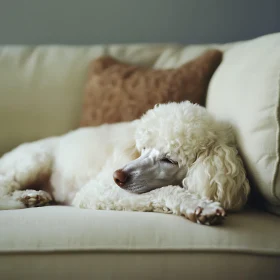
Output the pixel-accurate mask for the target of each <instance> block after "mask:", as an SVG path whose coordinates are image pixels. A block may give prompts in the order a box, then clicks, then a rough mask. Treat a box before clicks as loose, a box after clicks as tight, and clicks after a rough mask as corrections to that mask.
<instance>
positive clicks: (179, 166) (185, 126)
mask: <svg viewBox="0 0 280 280" xmlns="http://www.w3.org/2000/svg"><path fill="white" fill-rule="evenodd" d="M211 120H212V119H211V117H210V116H209V114H208V113H207V112H206V110H205V109H204V108H202V107H200V106H198V105H194V104H192V103H190V102H182V103H169V104H161V105H158V106H156V107H155V108H154V109H152V110H149V111H148V112H147V113H146V114H145V115H144V116H143V117H142V118H141V119H140V121H139V123H137V129H136V134H135V141H136V149H137V150H138V151H139V152H140V154H141V155H140V157H139V158H137V159H135V160H133V161H131V162H129V163H128V164H127V165H125V166H124V167H122V168H121V169H119V170H117V171H116V172H115V173H114V180H115V182H116V183H117V184H118V185H119V186H120V187H122V188H123V189H126V190H129V191H131V192H134V193H143V192H147V191H150V190H153V189H156V188H159V187H163V186H167V185H182V181H183V179H184V178H185V177H186V174H187V172H188V168H189V167H190V165H191V164H192V163H193V162H194V161H195V159H196V157H197V154H198V152H199V151H201V150H205V149H207V148H208V146H210V145H211V144H212V143H213V141H215V134H214V133H212V135H210V136H209V134H211V129H212V127H213V123H212V124H211V125H210V123H211Z"/></svg>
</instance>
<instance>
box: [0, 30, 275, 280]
mask: <svg viewBox="0 0 280 280" xmlns="http://www.w3.org/2000/svg"><path fill="white" fill-rule="evenodd" d="M211 47H216V48H219V49H221V50H223V51H224V60H223V62H222V64H221V65H220V67H219V68H218V70H217V71H216V73H215V74H214V76H213V78H212V80H211V83H210V86H209V90H208V97H207V108H208V110H210V111H212V112H214V113H216V114H217V115H219V116H220V117H222V118H224V119H227V120H228V121H230V122H231V123H232V125H233V127H234V128H235V132H236V136H237V141H238V144H239V147H240V151H241V154H242V156H243V158H244V160H245V163H246V167H247V169H248V172H249V176H250V179H251V184H252V185H253V187H254V188H255V189H256V190H258V192H259V193H260V194H261V195H262V197H263V198H264V199H265V202H264V205H263V206H264V207H266V209H267V210H269V211H270V212H273V213H277V212H278V213H279V205H280V203H279V196H278V195H279V192H280V191H279V184H280V182H279V181H280V180H279V174H278V171H279V170H278V169H279V168H278V167H279V122H278V118H279V104H278V103H279V73H280V33H279V34H271V35H267V36H265V37H262V38H258V39H255V40H252V41H247V42H238V43H232V44H226V45H195V46H193V45H191V46H181V45H174V44H171V45H170V44H169V45H164V44H163V45H126V46H121V45H113V46H88V47H69V46H37V47H28V46H2V47H0V128H1V134H0V155H1V154H3V153H5V152H6V151H8V150H10V149H11V148H13V147H15V146H16V145H18V144H20V143H22V142H26V141H32V140H35V139H39V138H43V137H47V136H50V135H60V134H63V133H65V132H67V131H69V130H71V129H75V128H76V127H77V126H78V124H79V116H80V111H81V103H82V92H83V86H84V83H85V79H86V71H87V66H88V63H89V61H90V60H91V59H93V58H96V57H98V56H100V55H102V54H111V55H113V56H115V57H116V58H119V59H121V60H123V61H127V62H130V63H135V64H139V65H146V66H151V67H155V68H169V67H177V66H179V65H180V64H182V63H184V62H186V61H188V60H191V59H192V58H194V57H196V56H198V55H199V54H201V53H202V52H203V51H204V50H206V49H208V48H211ZM35 278H36V279H42V280H43V279H203V278H207V279H280V218H279V217H278V216H277V215H273V214H269V213H268V212H265V211H262V210H257V209H253V208H249V207H248V208H247V209H245V210H244V211H243V212H241V213H236V214H230V215H229V216H228V217H227V219H226V221H225V223H224V225H222V226H216V227H207V226H201V225H197V224H194V223H191V222H190V221H187V220H185V219H184V218H182V217H177V216H172V215H164V214H157V213H138V212H114V211H93V210H82V209H75V208H72V207H66V206H65V207H64V206H49V207H42V208H36V209H23V210H10V211H1V212H0V279H35Z"/></svg>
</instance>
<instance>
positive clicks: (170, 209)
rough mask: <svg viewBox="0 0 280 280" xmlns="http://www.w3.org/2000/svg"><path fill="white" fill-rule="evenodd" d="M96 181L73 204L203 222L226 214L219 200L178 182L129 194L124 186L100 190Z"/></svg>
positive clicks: (220, 218)
mask: <svg viewBox="0 0 280 280" xmlns="http://www.w3.org/2000/svg"><path fill="white" fill-rule="evenodd" d="M95 183H96V184H95V185H93V184H89V185H86V186H85V187H84V188H83V189H82V190H81V191H80V192H79V193H77V195H76V197H75V199H74V201H73V203H72V204H73V205H74V206H76V207H80V208H91V209H101V210H119V211H121V210H126V211H141V212H160V213H170V214H175V215H180V216H184V217H186V218H187V219H189V220H191V221H193V222H196V223H200V224H206V225H213V224H219V223H221V222H222V220H223V219H224V216H225V211H224V209H223V208H222V207H221V206H220V203H218V202H213V201H210V200H207V199H201V198H199V197H198V196H197V195H195V194H192V193H190V192H189V191H187V190H186V189H183V188H181V187H179V186H167V187H163V188H160V189H156V190H153V191H151V192H148V193H144V194H132V193H128V192H126V191H123V190H118V191H116V190H115V191H114V189H112V188H110V189H108V190H107V191H105V192H103V191H102V189H103V188H102V186H98V182H95ZM99 190H101V191H99Z"/></svg>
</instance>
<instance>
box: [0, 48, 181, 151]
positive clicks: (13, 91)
mask: <svg viewBox="0 0 280 280" xmlns="http://www.w3.org/2000/svg"><path fill="white" fill-rule="evenodd" d="M174 47H175V48H177V46H176V45H174ZM166 48H173V45H161V44H159V45H153V44H143V45H142V44H138V45H95V46H86V47H83V46H81V47H75V46H73V47H70V46H34V47H32V46H9V45H7V46H0V127H1V135H0V156H1V155H2V154H3V153H4V152H7V151H8V150H10V149H12V148H14V147H15V146H17V145H19V144H21V143H23V142H28V141H34V140H37V139H41V138H45V137H48V136H53V135H61V134H63V133H66V132H68V131H69V130H72V129H75V128H77V127H78V126H79V122H80V114H81V109H82V101H83V90H84V85H85V82H86V79H87V71H88V66H89V62H90V61H92V60H93V59H95V58H97V57H100V56H102V55H111V56H113V57H115V58H116V59H120V60H122V61H124V62H127V63H128V62H129V63H132V64H137V65H141V66H146V67H151V66H152V65H153V64H154V63H155V61H156V60H157V58H158V57H159V55H160V54H161V53H162V51H163V50H164V49H166Z"/></svg>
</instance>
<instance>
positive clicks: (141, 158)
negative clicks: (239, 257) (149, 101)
mask: <svg viewBox="0 0 280 280" xmlns="http://www.w3.org/2000/svg"><path fill="white" fill-rule="evenodd" d="M120 167H121V168H120ZM115 170H116V171H115ZM248 194H249V184H248V180H247V179H246V174H245V170H244V166H243V163H242V160H241V158H240V157H239V155H238V152H237V149H236V146H235V142H234V137H233V134H232V131H231V128H230V127H229V126H228V125H227V124H225V123H222V122H220V121H217V120H216V119H215V118H214V117H213V116H212V115H210V114H209V113H208V112H207V111H206V109H205V108H202V107H200V106H198V105H194V104H192V103H190V102H188V101H186V102H182V103H169V104H161V105H158V106H156V107H155V108H154V109H152V110H149V111H148V112H147V113H146V114H145V115H144V116H143V117H142V118H141V119H140V120H136V121H133V122H129V123H119V124H111V125H102V126H99V127H91V128H81V129H78V130H76V131H73V132H70V133H68V134H66V135H64V136H61V137H55V138H48V139H45V140H40V141H37V142H33V143H28V144H23V145H20V146H19V147H17V148H16V149H14V150H13V151H11V152H9V153H7V154H5V155H4V156H3V157H2V158H1V159H0V198H1V199H0V209H13V208H24V207H32V206H41V205H45V204H48V203H49V202H50V201H51V200H54V201H56V202H57V203H61V204H67V205H73V206H76V207H80V208H92V209H111V210H128V211H155V212H164V213H173V214H176V215H183V216H185V217H186V218H188V219H190V220H192V221H194V222H198V223H203V224H215V223H219V222H221V220H222V218H223V216H224V215H225V211H224V209H225V210H239V209H241V208H242V206H244V204H245V203H246V200H247V197H248Z"/></svg>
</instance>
